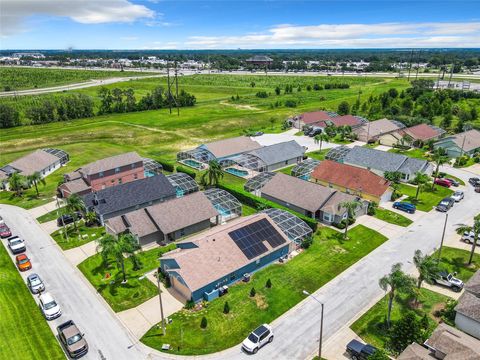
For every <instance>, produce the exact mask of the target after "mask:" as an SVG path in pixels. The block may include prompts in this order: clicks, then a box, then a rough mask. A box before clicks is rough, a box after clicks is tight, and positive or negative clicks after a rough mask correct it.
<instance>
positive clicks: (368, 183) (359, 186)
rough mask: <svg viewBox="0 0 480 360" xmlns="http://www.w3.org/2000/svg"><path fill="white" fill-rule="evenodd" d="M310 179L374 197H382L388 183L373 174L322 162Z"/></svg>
mask: <svg viewBox="0 0 480 360" xmlns="http://www.w3.org/2000/svg"><path fill="white" fill-rule="evenodd" d="M312 178H314V179H317V180H321V181H325V182H328V183H331V184H334V185H338V186H342V187H345V188H347V189H352V190H357V191H360V190H361V192H363V193H365V194H369V195H375V196H382V195H383V194H384V193H385V191H387V190H388V187H389V185H390V182H389V181H387V180H385V179H384V178H382V177H381V176H378V175H376V174H374V173H373V172H371V171H369V170H367V169H362V168H359V167H356V166H352V165H346V164H340V163H337V162H335V161H331V160H325V161H322V162H321V163H320V164H319V165H318V166H317V167H316V168H315V169H314V170H313V172H312Z"/></svg>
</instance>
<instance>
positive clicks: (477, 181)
mask: <svg viewBox="0 0 480 360" xmlns="http://www.w3.org/2000/svg"><path fill="white" fill-rule="evenodd" d="M468 182H469V183H470V185H472V186H475V187H476V186H480V179H479V178H478V177H472V178H470V179H468Z"/></svg>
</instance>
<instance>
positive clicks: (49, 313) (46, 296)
mask: <svg viewBox="0 0 480 360" xmlns="http://www.w3.org/2000/svg"><path fill="white" fill-rule="evenodd" d="M38 300H39V301H40V304H39V305H40V310H42V313H43V315H44V316H45V319H47V320H53V319H56V318H58V317H59V316H60V315H62V311H61V310H60V306H59V305H58V304H57V302H56V301H55V299H54V298H53V296H52V295H50V293H48V292H45V293H43V294H41V295H40V296H39V297H38Z"/></svg>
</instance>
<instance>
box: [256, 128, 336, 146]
mask: <svg viewBox="0 0 480 360" xmlns="http://www.w3.org/2000/svg"><path fill="white" fill-rule="evenodd" d="M297 132H298V129H290V130H287V131H285V132H283V133H280V134H263V135H261V136H255V137H252V139H253V140H255V141H257V142H258V143H259V144H260V145H263V146H267V145H274V144H278V143H281V142H285V141H291V140H295V141H296V142H297V143H299V144H300V145H301V146H305V147H307V152H310V151H315V150H318V149H319V145H318V144H315V139H314V138H311V137H308V136H304V135H302V136H295V134H296V133H297ZM337 146H339V145H337V144H334V143H329V142H323V143H322V149H329V148H332V147H337Z"/></svg>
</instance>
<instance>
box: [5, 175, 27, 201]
mask: <svg viewBox="0 0 480 360" xmlns="http://www.w3.org/2000/svg"><path fill="white" fill-rule="evenodd" d="M8 183H9V185H10V190H13V191H15V195H16V196H22V192H23V189H24V188H25V186H26V185H27V179H26V178H25V176H23V175H20V174H19V173H17V172H15V173H13V174H12V175H11V176H10V178H9V179H8Z"/></svg>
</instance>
